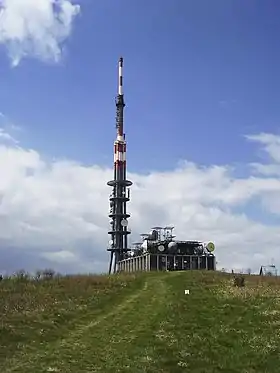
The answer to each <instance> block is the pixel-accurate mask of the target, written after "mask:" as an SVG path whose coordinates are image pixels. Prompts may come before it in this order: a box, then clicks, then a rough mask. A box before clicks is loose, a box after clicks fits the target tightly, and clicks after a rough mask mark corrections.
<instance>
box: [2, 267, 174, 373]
mask: <svg viewBox="0 0 280 373" xmlns="http://www.w3.org/2000/svg"><path fill="white" fill-rule="evenodd" d="M165 278H166V274H164V275H158V274H157V275H155V276H151V277H149V278H148V280H147V282H146V283H145V284H144V287H143V288H142V289H140V290H138V291H136V292H134V293H133V294H132V295H130V296H128V297H127V298H126V299H125V300H123V301H122V302H121V303H120V304H118V305H117V306H116V307H115V308H114V309H113V310H111V311H110V312H107V313H106V314H103V315H101V316H99V317H98V318H95V319H92V317H91V315H90V313H89V314H88V317H87V319H86V320H84V321H83V324H81V325H76V327H75V328H74V329H73V330H72V331H70V332H69V334H68V336H67V337H64V339H60V340H57V341H55V342H53V343H43V344H41V345H40V346H37V347H36V349H35V350H33V351H29V352H26V353H25V354H23V355H21V356H17V357H15V358H14V359H12V360H9V362H7V364H6V366H4V367H2V369H1V372H3V373H10V372H20V373H27V372H28V373H31V372H32V373H37V372H38V373H39V372H40V373H41V372H42V373H43V372H61V373H62V372H63V373H67V372H69V373H72V372H73V373H74V372H75V373H86V372H102V373H107V372H112V373H113V372H114V373H115V372H133V373H137V372H139V373H140V372H154V371H156V370H146V369H149V367H150V368H152V366H153V364H154V361H155V359H156V354H157V352H156V351H155V349H154V341H153V338H152V337H151V336H152V331H153V330H155V329H156V328H158V327H159V324H160V322H161V321H162V318H163V317H164V313H165V312H166V307H165V305H166V304H167V300H168V298H169V297H170V295H169V294H168V286H167V284H166V283H165Z"/></svg>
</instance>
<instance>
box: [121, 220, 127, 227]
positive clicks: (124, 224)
mask: <svg viewBox="0 0 280 373" xmlns="http://www.w3.org/2000/svg"><path fill="white" fill-rule="evenodd" d="M121 225H122V227H127V226H128V221H127V220H126V219H123V220H122V221H121Z"/></svg>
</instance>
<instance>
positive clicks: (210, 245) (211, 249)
mask: <svg viewBox="0 0 280 373" xmlns="http://www.w3.org/2000/svg"><path fill="white" fill-rule="evenodd" d="M206 249H207V250H208V251H210V253H212V252H213V251H214V250H215V245H214V243H213V242H208V244H207V245H206Z"/></svg>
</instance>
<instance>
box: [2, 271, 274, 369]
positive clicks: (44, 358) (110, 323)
mask: <svg viewBox="0 0 280 373" xmlns="http://www.w3.org/2000/svg"><path fill="white" fill-rule="evenodd" d="M256 286H260V285H259V284H258V285H255V284H253V285H252V284H251V285H250V287H249V290H242V289H233V290H232V286H231V284H230V282H229V279H228V278H225V277H222V276H221V275H217V274H210V273H207V274H206V273H202V272H201V273H198V272H196V273H194V272H188V273H182V272H172V273H161V274H158V273H156V274H149V275H143V281H140V282H139V283H138V285H137V286H136V287H135V288H133V291H130V292H127V293H126V295H125V296H124V297H120V299H119V301H116V302H115V303H114V307H113V308H112V307H110V308H107V309H106V307H105V308H104V309H103V312H102V313H99V314H96V312H94V310H93V309H91V308H90V307H89V308H87V309H86V310H85V311H84V315H83V317H82V318H81V319H79V320H78V321H77V322H76V323H75V324H73V325H72V326H71V328H69V329H68V330H67V332H65V331H64V332H63V333H62V335H61V336H59V334H57V335H56V338H54V339H53V340H48V341H46V342H41V343H40V344H38V345H35V346H34V345H32V346H27V347H26V348H23V349H22V350H21V351H19V352H18V353H16V354H14V355H13V356H11V357H10V358H9V359H6V360H1V361H2V366H1V369H0V371H1V373H11V372H20V373H30V372H32V373H37V372H38V373H41V372H61V373H68V372H69V373H72V372H73V373H74V372H75V373H89V372H102V373H115V372H131V373H144V372H147V373H169V372H170V373H177V372H192V373H203V372H205V373H214V372H215V373H216V372H224V373H231V372H232V373H233V372H236V373H237V372H238V373H245V372H250V373H253V372H255V373H256V372H259V373H260V372H262V373H265V372H269V373H279V367H280V357H279V356H280V343H279V342H280V340H279V335H278V333H279V332H276V331H275V325H276V324H275V323H277V320H279V319H278V317H279V315H280V313H279V305H278V303H277V299H276V298H277V297H275V296H274V294H275V292H274V289H273V291H272V290H269V289H271V288H270V287H269V285H267V286H263V285H261V286H262V289H261V290H260V289H259V290H258V291H255V290H254V289H255V287H256ZM185 289H189V290H190V294H189V295H185V294H184V290H185ZM264 294H266V295H265V296H263V295H264Z"/></svg>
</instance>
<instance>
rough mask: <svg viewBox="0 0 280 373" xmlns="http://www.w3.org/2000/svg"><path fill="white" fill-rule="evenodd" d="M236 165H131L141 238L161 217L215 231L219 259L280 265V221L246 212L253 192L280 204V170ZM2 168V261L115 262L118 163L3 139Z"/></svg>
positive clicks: (69, 266)
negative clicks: (67, 157)
mask: <svg viewBox="0 0 280 373" xmlns="http://www.w3.org/2000/svg"><path fill="white" fill-rule="evenodd" d="M271 138H273V141H274V140H275V137H271ZM0 140H1V138H0ZM265 146H267V145H265ZM263 166H265V165H263ZM232 171H233V170H232V169H231V168H230V167H228V166H224V167H220V166H219V167H218V166H212V167H198V166H197V165H195V164H193V163H189V162H186V163H184V164H181V166H180V167H179V168H177V169H175V170H173V171H170V172H158V173H157V172H153V173H152V174H150V175H139V174H130V175H129V178H130V179H131V180H133V181H134V185H133V187H132V189H131V197H132V201H131V203H130V205H129V211H130V212H131V214H132V217H131V219H130V226H131V228H132V231H133V235H132V238H133V240H136V241H138V240H139V236H138V234H139V233H143V232H145V231H147V230H149V229H150V227H152V226H154V225H169V224H174V225H175V227H176V229H175V234H177V238H178V239H197V240H205V241H207V240H213V241H214V242H215V243H216V246H217V259H218V261H219V263H220V266H223V267H226V268H246V267H251V268H253V269H254V270H257V269H258V267H259V266H260V265H261V264H267V262H268V263H269V262H270V260H271V258H274V259H275V261H276V264H277V263H278V266H279V268H280V254H279V248H278V242H279V240H280V229H279V226H278V225H274V226H273V225H271V224H268V222H266V221H262V220H261V218H262V217H258V220H255V221H254V220H253V219H252V217H249V216H248V215H246V204H247V203H248V202H250V201H252V199H253V198H254V201H256V200H258V201H259V202H260V206H261V207H262V208H263V209H266V214H269V213H270V212H272V213H279V211H280V204H279V203H278V202H277V201H279V200H280V196H279V190H280V177H279V175H275V176H273V177H272V176H270V177H267V176H263V175H258V176H252V175H248V177H246V178H239V179H238V178H234V176H233V172H232ZM0 173H1V178H0V255H1V267H2V268H3V269H6V270H14V269H15V268H21V267H26V269H29V270H30V269H31V270H34V269H36V268H37V267H50V266H51V267H53V268H54V269H56V270H59V271H61V272H63V271H90V270H92V271H100V270H101V271H102V270H106V268H107V253H106V248H107V241H108V235H107V228H108V227H109V224H108V223H109V219H108V217H107V213H108V209H109V203H108V195H109V193H110V188H109V187H107V186H106V182H107V181H108V180H110V179H111V178H112V170H110V169H105V168H101V167H99V166H92V167H86V166H84V165H82V164H79V163H77V162H72V161H53V162H51V163H50V162H47V161H46V160H44V159H43V158H42V156H41V155H40V154H39V153H38V152H37V151H35V150H28V149H23V148H21V147H19V146H18V145H17V146H15V145H13V144H12V143H10V144H6V143H5V144H2V145H0ZM237 207H238V209H239V210H238V211H243V213H237V212H236V208H237Z"/></svg>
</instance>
